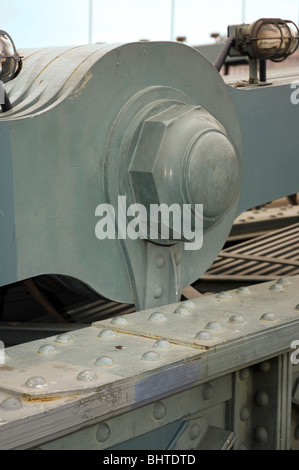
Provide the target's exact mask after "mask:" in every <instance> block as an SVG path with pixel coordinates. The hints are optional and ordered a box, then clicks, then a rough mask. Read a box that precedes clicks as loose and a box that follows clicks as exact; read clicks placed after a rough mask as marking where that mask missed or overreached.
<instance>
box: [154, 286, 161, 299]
mask: <svg viewBox="0 0 299 470" xmlns="http://www.w3.org/2000/svg"><path fill="white" fill-rule="evenodd" d="M162 295H163V288H162V287H160V286H158V287H156V288H155V289H154V292H153V296H154V298H155V299H160V297H162Z"/></svg>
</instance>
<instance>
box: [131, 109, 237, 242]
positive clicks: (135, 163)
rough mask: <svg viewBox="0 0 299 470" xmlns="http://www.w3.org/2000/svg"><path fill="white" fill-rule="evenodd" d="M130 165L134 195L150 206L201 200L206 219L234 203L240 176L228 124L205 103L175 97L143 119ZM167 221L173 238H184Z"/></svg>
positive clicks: (170, 237) (137, 200)
mask: <svg viewBox="0 0 299 470" xmlns="http://www.w3.org/2000/svg"><path fill="white" fill-rule="evenodd" d="M129 171H130V179H131V183H132V188H133V192H134V198H135V201H136V202H137V203H140V204H142V205H143V206H145V207H146V208H147V209H148V211H149V209H150V205H151V204H152V205H153V204H156V205H159V206H160V205H161V204H166V205H167V206H168V207H170V206H172V204H178V205H179V206H180V207H182V206H183V204H191V206H192V211H194V207H195V204H203V208H204V209H203V210H204V216H205V221H204V222H205V224H206V225H209V224H211V223H213V222H214V221H215V219H217V218H218V217H220V216H222V215H223V213H224V212H225V211H226V210H227V209H228V207H230V204H231V202H232V200H233V198H234V196H235V192H236V188H237V187H238V181H239V176H240V168H239V163H238V159H237V156H236V153H235V149H234V147H233V145H232V144H231V142H230V140H229V138H228V136H227V135H226V131H225V128H224V127H223V126H222V125H221V124H220V123H219V122H218V121H217V120H216V119H215V118H214V117H213V116H212V115H211V114H210V113H208V112H207V111H206V110H205V109H203V108H202V107H200V106H193V105H186V104H182V103H175V102H173V103H170V104H169V107H168V108H167V109H166V110H164V111H162V112H158V114H156V115H155V116H152V117H151V118H149V119H146V120H145V121H144V122H143V125H142V128H141V132H140V135H139V138H138V141H137V144H136V147H135V150H134V152H133V157H132V161H131V166H130V170H129ZM168 224H169V226H168V228H169V229H170V230H169V240H176V239H180V240H183V234H179V235H181V238H179V235H177V234H176V233H175V230H173V228H174V226H175V224H174V223H173V224H171V223H170V222H169V220H168ZM166 225H167V224H166ZM158 232H159V233H158V238H159V237H161V225H160V226H159V229H158ZM185 241H186V240H185Z"/></svg>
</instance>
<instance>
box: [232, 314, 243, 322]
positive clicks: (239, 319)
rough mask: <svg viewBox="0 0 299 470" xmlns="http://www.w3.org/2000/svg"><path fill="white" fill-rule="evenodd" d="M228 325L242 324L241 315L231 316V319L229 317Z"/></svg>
mask: <svg viewBox="0 0 299 470" xmlns="http://www.w3.org/2000/svg"><path fill="white" fill-rule="evenodd" d="M229 323H237V324H240V323H244V318H243V317H242V316H241V315H233V316H232V317H230V319H229Z"/></svg>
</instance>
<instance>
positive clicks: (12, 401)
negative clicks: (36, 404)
mask: <svg viewBox="0 0 299 470" xmlns="http://www.w3.org/2000/svg"><path fill="white" fill-rule="evenodd" d="M22 406H23V405H22V402H21V400H20V399H19V398H17V397H9V398H6V399H5V400H3V402H2V403H1V405H0V407H1V408H2V409H3V410H6V411H14V410H20V409H21V408H22Z"/></svg>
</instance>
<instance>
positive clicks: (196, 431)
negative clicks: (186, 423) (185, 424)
mask: <svg viewBox="0 0 299 470" xmlns="http://www.w3.org/2000/svg"><path fill="white" fill-rule="evenodd" d="M200 431H201V428H200V426H199V424H197V423H196V424H193V426H191V428H190V432H189V436H190V439H191V441H194V439H197V438H198V437H199V436H200Z"/></svg>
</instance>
